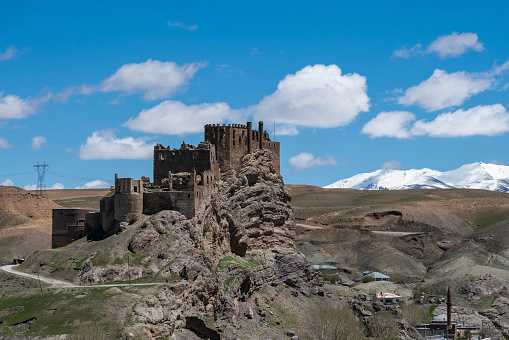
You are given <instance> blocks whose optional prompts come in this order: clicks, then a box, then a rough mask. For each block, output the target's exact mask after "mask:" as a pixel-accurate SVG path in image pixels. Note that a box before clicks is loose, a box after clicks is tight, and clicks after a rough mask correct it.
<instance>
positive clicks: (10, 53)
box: [0, 46, 18, 61]
mask: <svg viewBox="0 0 509 340" xmlns="http://www.w3.org/2000/svg"><path fill="white" fill-rule="evenodd" d="M16 53H18V49H17V48H16V47H14V46H9V47H7V49H6V50H5V52H3V53H0V61H2V60H9V59H11V58H12V57H14V56H15V55H16Z"/></svg>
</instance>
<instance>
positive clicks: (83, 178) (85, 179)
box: [48, 170, 107, 182]
mask: <svg viewBox="0 0 509 340" xmlns="http://www.w3.org/2000/svg"><path fill="white" fill-rule="evenodd" d="M48 174H50V175H53V176H56V177H62V178H69V179H77V180H82V181H95V180H97V178H91V177H83V176H78V175H73V174H66V173H63V172H57V171H52V170H48ZM99 180H101V181H103V180H102V179H99ZM105 182H107V181H105Z"/></svg>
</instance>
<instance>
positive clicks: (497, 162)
mask: <svg viewBox="0 0 509 340" xmlns="http://www.w3.org/2000/svg"><path fill="white" fill-rule="evenodd" d="M490 163H491V164H496V165H506V164H505V163H502V162H500V161H497V160H496V159H494V160H492V161H491V162H490Z"/></svg>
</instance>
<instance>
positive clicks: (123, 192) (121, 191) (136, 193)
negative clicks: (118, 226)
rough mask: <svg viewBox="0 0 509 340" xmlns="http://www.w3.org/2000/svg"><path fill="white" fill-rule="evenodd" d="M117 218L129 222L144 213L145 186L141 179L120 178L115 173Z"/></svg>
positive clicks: (117, 220) (118, 221)
mask: <svg viewBox="0 0 509 340" xmlns="http://www.w3.org/2000/svg"><path fill="white" fill-rule="evenodd" d="M113 198H114V206H115V215H114V217H115V220H116V222H117V223H120V222H127V223H129V224H131V223H133V222H134V221H136V220H138V219H139V218H140V217H141V216H142V215H143V186H142V184H141V180H139V179H137V180H135V179H133V178H118V176H117V174H115V195H114V196H113Z"/></svg>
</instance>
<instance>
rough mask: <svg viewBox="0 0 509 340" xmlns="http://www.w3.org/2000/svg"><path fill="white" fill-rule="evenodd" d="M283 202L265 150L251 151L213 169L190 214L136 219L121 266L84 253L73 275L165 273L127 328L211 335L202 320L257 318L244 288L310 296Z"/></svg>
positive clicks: (313, 279) (84, 279) (313, 276)
mask: <svg viewBox="0 0 509 340" xmlns="http://www.w3.org/2000/svg"><path fill="white" fill-rule="evenodd" d="M290 201H291V196H290V194H289V193H288V192H287V191H286V190H285V188H284V183H283V179H282V177H281V176H280V175H279V174H278V173H277V172H276V169H275V168H274V165H273V163H272V161H271V154H270V152H268V151H263V150H258V151H255V152H253V153H251V154H248V155H246V156H245V157H244V158H243V159H242V167H241V170H240V173H239V174H236V173H235V171H234V170H230V171H228V172H226V173H225V174H223V175H222V176H221V180H220V181H219V182H218V184H217V185H216V187H215V188H214V190H213V192H212V194H211V195H210V197H208V198H207V199H205V201H204V203H203V204H202V205H201V207H200V209H199V211H198V214H197V216H196V217H194V218H192V219H190V220H188V219H186V217H185V216H184V215H182V214H180V213H179V212H176V211H163V212H161V213H159V214H157V215H155V216H153V217H152V218H148V217H146V218H144V220H141V221H139V223H138V225H139V229H137V230H136V231H134V232H133V231H131V233H132V236H129V239H128V240H126V241H127V242H128V244H127V248H128V250H129V252H130V254H131V255H130V256H131V257H132V258H133V259H134V260H133V261H132V262H133V263H132V264H131V266H130V270H129V273H127V272H126V269H125V265H122V266H119V265H112V264H108V265H105V266H94V265H93V261H92V259H89V260H87V261H85V263H84V265H83V268H82V271H81V273H80V275H79V277H78V281H79V282H80V283H93V282H99V281H112V280H126V279H127V278H128V277H129V278H130V279H135V278H138V277H142V276H154V275H157V276H158V277H160V278H165V280H166V281H167V282H168V283H170V285H165V286H164V287H162V288H160V289H159V290H158V292H157V294H156V295H155V296H153V295H151V296H147V297H145V298H143V299H142V300H141V301H140V302H139V303H138V304H137V305H136V306H135V307H134V322H135V325H134V326H133V327H132V329H131V330H132V331H133V332H135V333H141V334H144V335H145V336H150V337H153V336H159V335H160V334H165V333H167V332H170V333H171V330H173V329H178V328H187V329H191V330H192V331H193V332H194V333H195V334H197V335H198V336H202V337H208V338H211V339H214V338H218V339H219V333H218V332H219V331H220V329H219V330H218V329H214V327H212V328H209V327H208V326H206V325H205V323H204V322H203V320H204V319H208V320H218V321H220V320H224V321H225V322H230V321H232V320H235V319H236V318H237V317H239V316H243V315H245V314H247V315H249V316H250V317H251V318H253V317H256V316H258V317H260V314H262V315H263V312H261V311H260V310H259V308H257V307H256V305H255V303H254V301H252V295H253V294H254V293H255V292H257V291H259V290H260V289H261V288H262V287H263V286H265V285H273V286H277V285H279V284H280V283H284V284H285V285H287V286H289V287H290V288H291V289H292V290H293V291H294V292H295V294H304V295H310V294H312V293H315V292H316V288H315V286H316V285H320V284H321V276H320V275H319V274H318V273H317V272H316V271H315V270H314V269H313V268H312V267H311V265H310V264H309V262H308V261H307V260H306V259H305V257H304V255H302V254H300V253H298V252H297V251H296V249H295V241H294V236H295V220H294V217H293V211H292V208H291V205H290ZM135 226H136V224H135ZM129 228H131V227H128V228H127V229H126V231H124V232H123V233H122V234H124V233H129ZM119 236H122V235H119ZM255 314H256V315H255ZM217 327H219V326H217Z"/></svg>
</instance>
